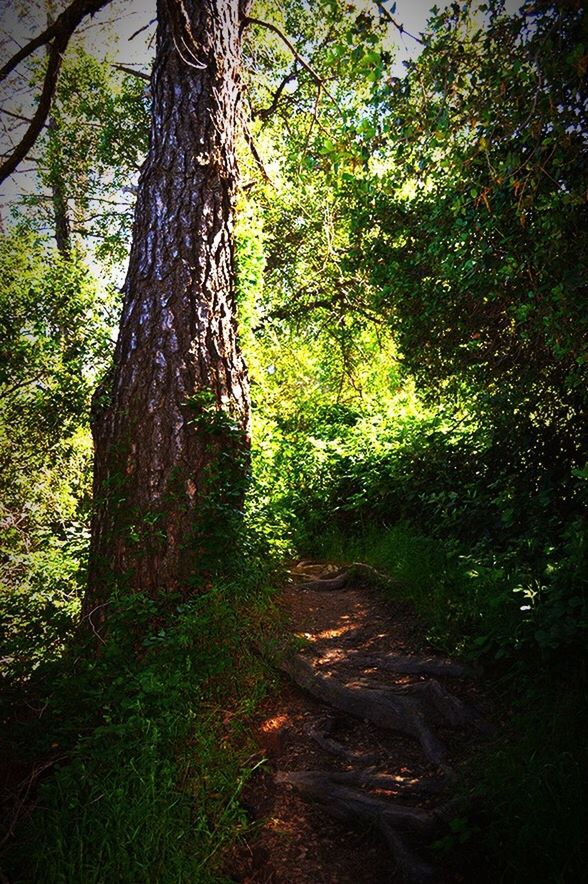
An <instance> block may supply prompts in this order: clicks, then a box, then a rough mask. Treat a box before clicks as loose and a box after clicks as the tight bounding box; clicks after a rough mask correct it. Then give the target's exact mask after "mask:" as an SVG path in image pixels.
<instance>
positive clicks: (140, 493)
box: [86, 0, 249, 609]
mask: <svg viewBox="0 0 588 884" xmlns="http://www.w3.org/2000/svg"><path fill="white" fill-rule="evenodd" d="M247 6H248V2H247V0H208V2H206V3H200V2H197V0H184V2H182V0H159V2H158V33H157V52H156V60H155V65H154V70H153V76H152V125H151V135H150V145H149V152H148V157H147V160H146V163H145V167H144V169H143V171H142V174H141V178H140V183H139V193H138V199H137V207H136V215H135V223H134V231H133V244H132V248H131V255H130V262H129V269H128V275H127V279H126V283H125V286H124V303H123V311H122V319H121V326H120V333H119V337H118V341H117V345H116V350H115V355H114V365H113V369H112V371H111V373H110V374H109V376H108V378H107V380H106V382H105V383H104V384H103V385H102V387H101V388H100V389H99V390H98V393H97V395H96V397H95V403H94V413H93V434H94V441H95V449H96V454H95V478H94V491H95V516H94V523H93V532H92V552H91V563H90V586H89V594H88V598H87V603H86V607H87V609H91V608H92V607H95V606H96V604H100V602H101V601H102V600H103V599H104V597H105V594H107V593H108V592H109V591H110V587H111V585H112V579H113V578H114V579H115V580H118V579H121V578H123V579H124V581H125V583H126V585H127V586H129V587H130V588H134V589H142V590H144V591H147V592H156V591H158V590H162V589H163V590H177V589H180V588H182V587H184V586H186V585H187V584H188V583H189V581H190V578H191V577H192V576H193V574H194V571H195V568H196V566H197V564H198V561H199V556H201V555H202V553H203V548H202V542H203V538H202V535H203V532H205V531H206V525H204V524H203V523H204V521H205V520H206V519H207V518H209V517H211V506H210V504H211V499H212V498H214V497H215V496H217V497H218V498H219V499H218V500H217V501H216V502H217V503H218V504H219V507H220V508H221V509H222V508H223V506H224V505H226V508H225V509H224V511H225V512H227V511H228V510H229V509H230V508H231V506H232V505H234V506H233V509H234V508H238V505H239V497H240V489H241V483H240V480H241V479H242V474H243V471H244V470H245V468H246V467H245V465H244V460H245V459H246V451H247V447H248V441H249V430H248V427H249V391H248V380H247V373H246V369H245V365H244V362H243V359H242V356H241V353H240V350H239V345H238V342H237V334H236V323H235V289H234V267H233V264H234V255H233V239H232V226H233V207H234V194H235V186H236V181H237V166H236V158H235V138H236V132H237V124H238V115H239V101H240V91H241V90H240V62H241V32H242V24H243V21H244V17H245V15H246V8H247ZM236 465H237V466H236ZM235 466H236V468H235ZM228 474H230V475H228ZM231 478H234V480H235V484H236V486H238V487H237V489H236V490H235V488H230V487H229V486H230V481H227V480H228V479H229V480H230V479H231Z"/></svg>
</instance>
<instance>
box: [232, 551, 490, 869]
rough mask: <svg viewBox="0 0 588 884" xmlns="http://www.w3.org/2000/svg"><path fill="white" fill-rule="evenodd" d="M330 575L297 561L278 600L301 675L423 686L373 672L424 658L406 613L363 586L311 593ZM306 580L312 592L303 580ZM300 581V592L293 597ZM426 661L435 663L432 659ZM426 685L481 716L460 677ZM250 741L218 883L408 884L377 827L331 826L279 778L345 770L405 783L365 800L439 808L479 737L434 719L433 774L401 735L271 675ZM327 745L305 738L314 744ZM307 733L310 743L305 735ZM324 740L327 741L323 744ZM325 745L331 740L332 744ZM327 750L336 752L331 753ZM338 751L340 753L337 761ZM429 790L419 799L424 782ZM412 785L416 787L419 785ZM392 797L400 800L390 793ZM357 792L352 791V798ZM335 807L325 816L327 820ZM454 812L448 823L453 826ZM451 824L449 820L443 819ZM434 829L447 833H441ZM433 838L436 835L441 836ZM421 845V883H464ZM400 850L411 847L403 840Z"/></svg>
mask: <svg viewBox="0 0 588 884" xmlns="http://www.w3.org/2000/svg"><path fill="white" fill-rule="evenodd" d="M334 571H336V568H335V566H328V565H324V564H319V565H315V564H310V563H300V564H299V565H298V566H296V567H295V568H294V569H293V572H292V574H293V578H292V582H291V583H289V584H287V585H286V586H285V587H284V588H283V590H282V592H281V595H280V599H279V604H280V605H282V606H283V607H284V609H285V612H286V614H287V617H288V618H289V621H290V624H291V629H292V632H293V634H294V635H295V636H297V637H298V639H299V640H300V642H299V644H300V645H301V650H300V651H299V655H300V656H301V657H302V658H304V660H306V661H308V662H311V663H312V666H313V669H314V670H315V671H316V672H317V673H320V674H326V675H328V676H329V677H332V678H334V679H336V680H337V682H341V683H343V684H360V685H367V687H368V688H369V687H370V686H371V684H372V681H373V682H374V685H375V683H376V681H377V687H378V688H380V687H382V685H384V684H385V685H386V686H388V687H390V688H391V689H392V690H398V689H401V690H407V691H410V690H411V686H414V685H416V684H418V683H420V682H423V681H426V680H427V678H428V676H427V675H424V674H420V673H419V674H416V675H415V674H410V675H407V674H399V673H396V672H394V671H389V669H388V668H386V669H385V670H384V669H382V668H380V667H379V665H378V659H379V658H381V659H383V658H384V657H386V658H387V659H390V656H391V655H394V656H396V655H397V656H398V657H399V658H403V659H405V658H409V659H410V660H417V661H418V660H421V661H427V660H429V659H431V658H432V657H434V653H433V650H432V648H431V647H430V646H429V645H428V644H427V641H426V638H425V631H424V628H423V624H422V623H421V622H419V620H418V618H417V617H416V616H415V613H414V611H413V610H412V608H411V606H410V605H408V604H406V603H403V602H401V601H398V602H393V601H392V602H391V601H390V598H389V595H387V596H386V597H384V595H383V594H382V593H381V591H379V590H378V589H375V588H370V587H369V586H368V585H362V583H363V581H361V580H358V579H357V578H351V579H350V580H349V582H348V584H347V585H346V586H344V587H343V588H342V589H328V590H326V589H322V588H317V589H315V588H313V587H314V586H315V585H316V579H317V578H319V579H320V578H321V577H323V578H326V577H329V576H331V574H332V572H334ZM310 581H314V582H312V583H311V582H310ZM305 582H308V588H306V587H305V585H304V584H305ZM436 659H438V658H436ZM435 681H436V682H438V683H440V684H441V685H442V686H443V688H446V689H447V690H448V691H450V692H451V695H452V696H454V697H457V698H459V701H461V702H462V703H464V704H467V706H468V708H470V707H471V708H475V709H477V710H480V709H483V710H484V713H483V714H484V715H485V714H486V713H487V708H486V704H485V701H484V699H483V696H482V694H481V692H480V688H479V686H478V685H477V684H476V682H475V680H474V679H473V678H471V677H470V676H469V674H467V675H466V674H462V673H459V675H458V677H456V676H455V672H452V674H451V677H449V676H445V675H438V674H435ZM252 729H253V732H254V737H255V739H256V741H257V743H258V745H259V747H260V752H261V753H262V755H263V757H265V759H266V763H265V764H264V765H262V766H261V768H260V769H259V772H258V773H257V774H256V775H254V777H253V778H252V780H251V781H250V783H249V785H248V786H247V788H246V790H245V793H244V796H243V804H244V806H245V808H246V810H247V811H248V813H249V816H250V818H251V820H252V821H253V822H254V823H255V825H254V829H253V832H252V834H251V835H250V836H249V838H248V842H247V843H246V844H245V845H243V846H242V847H240V848H239V850H238V851H237V852H236V853H235V854H234V855H233V856H232V857H231V858H230V860H229V861H228V863H227V868H226V874H228V876H229V878H230V879H231V880H233V881H235V882H240V884H382V882H401V881H407V880H417V879H418V875H416V873H415V877H412V875H411V870H410V869H409V870H408V872H407V869H406V868H405V867H404V868H403V864H402V862H400V863H399V862H398V859H399V857H398V855H397V854H395V853H394V852H393V851H391V850H390V844H389V843H387V841H386V839H385V838H384V837H382V832H381V831H379V830H378V828H377V826H375V825H373V824H372V825H371V826H370V825H369V824H366V823H365V821H361V820H358V821H353V822H351V823H350V822H349V820H344V821H342V820H340V819H337V818H336V815H337V806H336V805H333V804H332V803H329V802H328V801H326V800H325V801H322V800H321V799H320V797H319V799H318V800H312V799H311V800H309V798H308V796H306V797H305V796H303V795H302V794H300V791H298V790H297V789H296V788H295V787H294V786H293V785H292V784H290V783H288V782H285V781H284V773H285V772H295V771H317V772H319V771H320V772H325V773H332V772H349V773H351V775H353V772H355V773H357V772H358V771H359V772H361V771H366V770H367V771H368V772H369V773H370V774H371V773H374V774H386V775H389V774H392V775H394V776H396V777H399V778H401V779H404V780H409V781H410V782H411V783H413V784H414V787H415V792H414V794H409V795H407V794H406V791H402V790H401V789H400V788H399V791H398V793H397V794H395V790H394V788H393V787H390V786H389V784H388V785H386V788H385V789H380V788H376V789H373V788H372V789H371V790H370V792H369V795H370V796H373V797H376V798H386V799H389V800H390V802H391V803H392V804H394V805H395V806H407V805H409V806H410V807H412V808H419V809H422V810H425V811H426V810H432V809H434V808H435V807H437V806H439V805H440V804H443V803H445V804H447V802H448V801H450V800H451V798H452V791H454V790H455V789H454V786H452V784H454V782H455V774H456V772H457V771H459V767H460V765H462V764H463V761H464V759H466V758H467V757H468V755H469V754H470V753H471V751H472V748H473V747H474V746H475V745H476V744H477V743H479V741H480V739H481V735H480V731H479V729H478V728H476V727H469V726H461V727H460V726H458V727H451V728H450V727H448V726H447V724H446V722H444V721H443V720H442V717H439V716H438V717H437V720H436V721H435V722H434V732H435V737H436V738H438V739H439V740H440V741H442V743H443V745H444V746H445V749H446V754H445V757H444V760H443V765H442V770H441V769H440V766H439V765H435V764H432V763H431V762H429V761H427V759H426V757H425V756H424V753H423V749H422V746H421V745H419V741H418V740H416V739H414V737H413V736H410V735H407V734H402V733H397V732H394V731H393V730H385V729H383V728H381V727H379V726H377V725H375V724H373V723H371V722H370V721H367V720H364V719H362V718H357V717H352V716H350V715H349V714H346V713H343V712H340V711H338V710H336V709H333V708H331V707H330V706H329V705H328V704H326V703H324V702H322V701H320V700H318V699H315V698H314V697H313V696H311V695H310V693H309V692H308V691H306V690H303V689H302V688H300V687H298V686H297V685H296V684H293V683H292V681H291V680H290V679H289V678H288V677H287V676H284V677H283V681H282V684H281V687H280V689H279V690H278V691H277V692H275V693H273V694H272V695H271V696H269V697H267V698H266V700H265V701H264V703H263V704H262V705H261V707H260V708H259V709H258V710H257V713H256V716H255V719H254V721H253V722H252ZM317 733H319V734H323V735H326V736H327V738H328V741H324V740H323V741H322V742H321V741H320V740H319V742H321V745H319V742H317V740H316V734H317ZM313 734H314V736H313ZM329 741H330V742H329ZM333 741H334V742H333ZM333 746H335V747H339V749H337V751H335V752H334V751H333ZM341 747H342V751H339V750H340V749H341ZM440 779H443V785H442V787H441V795H440V794H439V788H437V789H431V793H430V794H429V793H428V792H427V784H430V785H431V786H434V785H435V783H438V782H439V781H440ZM419 784H420V786H421V787H422V789H421V788H420V787H419ZM401 792H402V794H401ZM360 793H361V794H365V791H364V790H360ZM334 809H335V815H333V810H334ZM455 815H457V814H454V816H455ZM449 816H450V817H451V812H450V813H449ZM446 831H449V829H448V828H447V827H446ZM443 833H444V830H442V831H441V836H442V835H443ZM431 840H432V839H431V838H430V837H429V839H428V841H427V839H426V838H425V839H424V840H423V841H422V843H419V844H418V846H417V848H416V850H417V853H418V858H419V860H420V859H423V860H424V861H425V862H426V863H427V864H428V865H430V866H431V870H432V874H431V877H430V880H434V881H438V882H465V881H470V880H474V879H473V878H471V877H470V876H469V875H468V874H467V873H465V872H464V871H463V870H462V869H460V868H456V864H455V860H454V859H453V860H452V862H451V864H448V862H447V860H444V859H443V858H442V856H441V858H440V856H439V851H438V850H437V851H435V850H432V849H431V846H430V842H431ZM410 845H411V846H410V850H411V851H412V850H413V849H415V848H414V841H411V842H410Z"/></svg>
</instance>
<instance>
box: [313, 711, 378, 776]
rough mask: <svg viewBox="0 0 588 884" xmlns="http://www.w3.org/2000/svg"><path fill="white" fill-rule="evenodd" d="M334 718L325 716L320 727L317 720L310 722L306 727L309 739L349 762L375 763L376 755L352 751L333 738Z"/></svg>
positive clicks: (365, 764) (364, 764) (366, 764)
mask: <svg viewBox="0 0 588 884" xmlns="http://www.w3.org/2000/svg"><path fill="white" fill-rule="evenodd" d="M333 725H334V719H333V718H332V717H329V718H327V719H326V720H325V721H324V722H323V726H322V727H321V726H320V724H319V723H318V722H316V723H315V724H311V725H310V727H308V728H307V731H306V732H307V734H308V736H309V737H311V739H313V740H314V741H315V743H317V744H318V745H319V746H320V747H321V749H324V750H325V751H326V752H330V753H331V755H336V756H337V757H338V758H343V759H345V761H348V762H349V763H350V764H361V765H363V766H365V767H367V766H368V765H370V764H375V762H376V761H377V760H378V756H377V755H369V754H367V753H363V752H354V751H353V749H347V748H346V747H345V746H344V745H343V744H342V743H339V741H338V740H335V739H334V738H333V737H332V736H331V732H332V730H333Z"/></svg>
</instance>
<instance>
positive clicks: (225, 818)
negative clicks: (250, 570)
mask: <svg viewBox="0 0 588 884" xmlns="http://www.w3.org/2000/svg"><path fill="white" fill-rule="evenodd" d="M243 595H244V593H243V588H242V587H239V586H238V585H222V586H221V585H217V586H215V587H214V588H213V589H212V590H211V591H210V592H208V593H206V594H205V595H201V596H197V597H195V598H194V599H192V600H190V601H188V602H184V601H181V600H178V603H177V604H174V605H173V606H172V607H171V608H170V606H169V600H165V602H162V603H161V604H159V603H155V602H153V601H151V600H150V599H147V598H145V597H142V596H135V597H132V598H129V599H121V600H119V602H118V607H117V608H116V610H114V606H113V611H112V612H111V623H110V627H109V628H110V631H109V636H108V641H107V644H106V646H104V647H102V648H101V651H100V654H99V655H98V657H96V656H91V655H87V656H83V657H81V658H79V657H78V658H77V659H76V656H75V655H74V654H73V653H72V654H70V655H68V656H66V657H64V658H62V659H61V660H60V661H53V662H52V663H50V664H48V666H47V667H46V669H45V671H43V669H42V667H41V670H40V671H39V672H38V673H37V675H36V679H35V680H36V683H37V685H38V686H42V685H44V686H45V696H44V700H43V702H44V703H46V704H47V706H46V711H45V713H44V715H43V718H42V719H41V720H40V721H38V720H34V721H32V722H31V721H29V722H28V723H26V724H24V725H21V726H15V729H13V732H12V739H13V741H14V743H15V744H16V745H18V746H20V747H21V752H22V747H25V746H26V747H28V757H29V759H30V760H31V761H35V762H36V763H38V762H39V760H40V761H41V762H42V761H43V759H44V758H47V757H51V756H52V755H55V753H58V754H62V753H63V755H65V756H66V760H65V761H64V762H63V763H62V765H61V767H60V766H55V767H54V768H53V769H52V770H51V773H50V776H49V777H48V778H47V779H46V780H45V782H44V783H42V785H41V786H40V789H39V793H38V796H37V802H36V807H35V809H34V812H33V813H32V814H31V815H30V816H29V818H28V819H26V820H25V821H24V822H22V823H21V825H20V826H19V828H18V830H17V839H16V842H14V843H12V844H11V848H10V849H9V851H8V854H7V855H6V856H5V857H3V861H2V866H3V870H4V872H5V874H7V875H8V877H9V879H10V880H11V881H13V882H15V884H18V882H37V881H43V882H44V884H103V882H105V881H120V882H125V884H131V882H137V884H139V882H155V881H157V882H158V884H160V882H161V884H165V882H169V884H172V882H173V884H177V882H186V884H188V882H190V884H194V882H209V881H210V882H212V881H221V880H223V878H222V863H221V858H222V853H223V848H225V847H226V846H227V845H229V844H231V843H233V842H234V841H235V839H237V838H239V837H240V835H242V834H243V833H244V832H245V831H246V830H247V828H248V825H249V824H248V822H247V819H246V817H245V814H244V811H243V809H242V808H241V805H240V803H239V797H240V794H241V790H242V788H243V786H244V784H245V783H246V781H247V778H248V776H249V775H250V773H251V771H252V769H253V768H254V767H255V764H256V761H255V751H254V747H253V746H252V744H251V740H250V738H249V737H248V732H247V726H246V721H247V717H248V716H249V715H250V713H251V711H252V710H253V708H254V707H255V705H256V703H257V702H258V700H259V699H260V697H261V696H263V695H264V693H265V692H266V691H267V690H268V688H269V686H270V685H271V682H272V677H273V676H272V673H271V672H270V671H269V669H268V668H267V667H266V666H265V664H263V663H262V662H261V661H260V659H259V657H258V655H257V654H255V653H254V652H253V651H252V650H251V649H252V648H253V647H254V646H255V645H256V644H258V643H260V642H263V641H264V634H265V633H266V632H268V631H272V630H273V628H274V625H273V619H272V615H271V595H270V593H268V592H263V591H260V590H259V589H258V590H257V591H250V592H249V593H248V595H247V594H246V595H247V597H246V598H245V599H244V598H243ZM29 690H30V687H29Z"/></svg>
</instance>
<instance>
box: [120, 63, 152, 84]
mask: <svg viewBox="0 0 588 884" xmlns="http://www.w3.org/2000/svg"><path fill="white" fill-rule="evenodd" d="M111 67H113V68H115V69H116V70H117V71H122V72H123V74H129V75H130V76H131V77H138V78H139V79H140V80H147V82H150V81H151V77H150V76H149V74H146V73H145V72H144V71H135V70H134V69H133V68H130V67H128V66H127V65H126V64H111Z"/></svg>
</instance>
